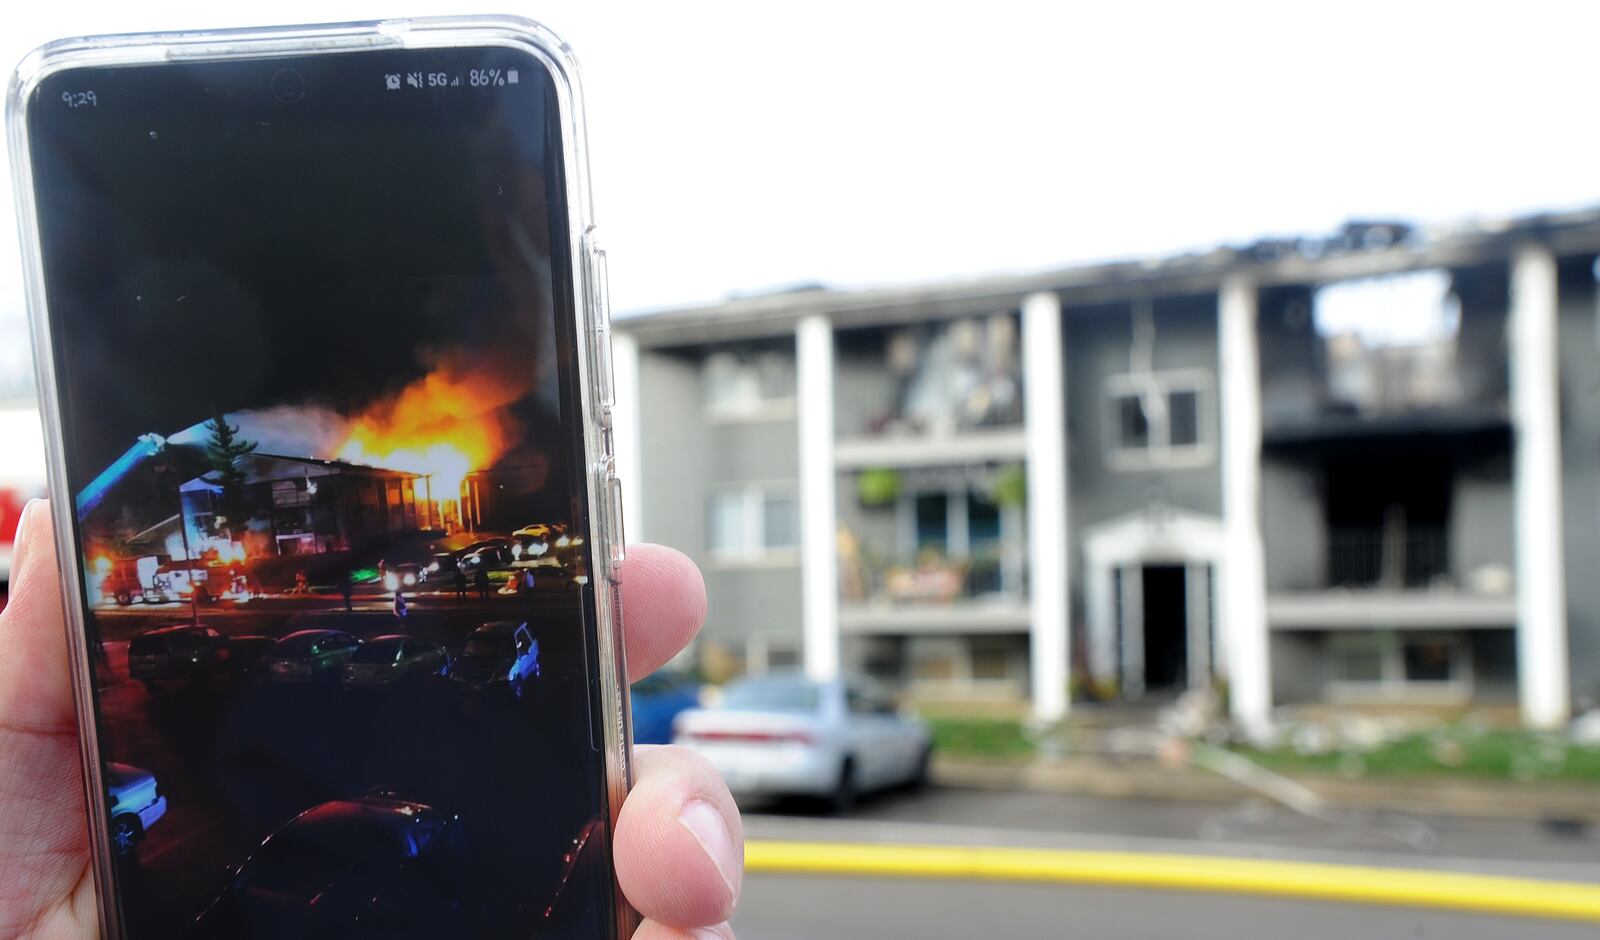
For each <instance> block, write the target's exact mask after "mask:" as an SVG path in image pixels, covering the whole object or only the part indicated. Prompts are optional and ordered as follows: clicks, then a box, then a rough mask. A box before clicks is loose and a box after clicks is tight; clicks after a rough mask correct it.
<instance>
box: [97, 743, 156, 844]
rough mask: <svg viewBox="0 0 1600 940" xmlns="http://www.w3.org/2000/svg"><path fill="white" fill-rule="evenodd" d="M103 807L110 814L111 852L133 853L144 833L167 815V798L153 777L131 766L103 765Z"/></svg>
mask: <svg viewBox="0 0 1600 940" xmlns="http://www.w3.org/2000/svg"><path fill="white" fill-rule="evenodd" d="M105 780H106V796H107V799H106V805H107V806H108V807H109V810H110V815H111V850H112V851H113V852H115V853H116V855H117V856H118V857H119V858H126V857H128V856H130V855H132V854H133V853H134V850H135V849H137V848H138V846H139V843H140V842H141V841H143V840H144V834H145V833H146V832H148V831H149V829H150V827H151V826H154V825H155V824H156V823H158V822H160V821H161V817H163V816H165V815H166V814H167V798H166V797H165V796H163V795H162V794H161V785H160V784H159V783H158V782H157V781H156V775H155V774H153V773H151V772H150V771H148V770H144V769H142V768H139V767H134V766H132V765H131V764H117V763H110V762H108V763H107V764H106V773H105Z"/></svg>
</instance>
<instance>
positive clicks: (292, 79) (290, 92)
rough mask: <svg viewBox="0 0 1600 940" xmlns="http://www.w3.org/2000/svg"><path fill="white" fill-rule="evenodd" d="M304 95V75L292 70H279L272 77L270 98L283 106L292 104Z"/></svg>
mask: <svg viewBox="0 0 1600 940" xmlns="http://www.w3.org/2000/svg"><path fill="white" fill-rule="evenodd" d="M305 93H306V79H305V76H304V75H301V74H300V73H299V72H296V71H295V70H294V69H279V70H278V71H277V72H275V73H273V76H272V97H274V98H276V99H278V100H279V101H281V102H283V103H284V104H294V103H295V102H296V101H299V100H300V98H301V96H302V95H304V94H305Z"/></svg>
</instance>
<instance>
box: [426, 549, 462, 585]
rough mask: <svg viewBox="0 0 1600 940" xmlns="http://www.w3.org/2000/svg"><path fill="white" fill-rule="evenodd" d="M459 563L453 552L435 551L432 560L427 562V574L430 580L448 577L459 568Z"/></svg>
mask: <svg viewBox="0 0 1600 940" xmlns="http://www.w3.org/2000/svg"><path fill="white" fill-rule="evenodd" d="M460 567H461V566H460V563H459V562H458V560H457V558H456V553H455V552H435V553H434V555H433V558H432V560H430V561H429V562H428V567H427V571H426V573H427V576H428V580H430V581H438V580H440V579H448V578H450V577H451V576H453V575H454V574H455V573H456V570H457V569H458V568H460Z"/></svg>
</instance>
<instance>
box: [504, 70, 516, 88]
mask: <svg viewBox="0 0 1600 940" xmlns="http://www.w3.org/2000/svg"><path fill="white" fill-rule="evenodd" d="M516 83H517V70H516V69H506V84H507V85H515V84H516Z"/></svg>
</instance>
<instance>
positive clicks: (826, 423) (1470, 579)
mask: <svg viewBox="0 0 1600 940" xmlns="http://www.w3.org/2000/svg"><path fill="white" fill-rule="evenodd" d="M1597 252H1600V212H1582V213H1574V214H1569V215H1559V216H1542V217H1538V218H1527V219H1521V220H1515V221H1511V222H1507V223H1503V224H1493V225H1466V226H1456V227H1451V228H1445V229H1437V230H1433V229H1414V228H1411V227H1408V226H1405V225H1398V224H1351V225H1349V226H1346V227H1345V228H1344V229H1343V230H1341V231H1339V232H1337V233H1335V234H1333V235H1332V236H1328V237H1319V238H1301V239H1284V240H1266V241H1262V242H1259V243H1256V244H1253V245H1249V246H1244V247H1237V248H1224V249H1217V250H1215V251H1211V252H1206V253H1201V254H1192V255H1184V256H1180V257H1173V258H1163V259H1151V260H1141V261H1134V262H1127V263H1117V264H1106V265H1094V266H1083V267H1076V268H1068V269H1063V270H1057V271H1047V272H1042V273H1037V274H1027V275H1018V276H1008V277H995V278H986V279H981V280H974V281H967V282H960V283H952V284H937V285H928V286H914V287H905V288H894V289H875V290H864V291H848V292H846V291H831V290H822V289H816V290H801V291H793V292H787V293H778V294H771V295H763V296H757V297H748V298H741V299H737V300H732V301H729V302H727V303H724V304H719V305H715V306H710V307H699V308H692V309H679V310H669V311H663V312H660V313H656V314H652V315H647V316H639V317H633V318H624V319H621V320H619V321H618V322H617V323H616V325H615V334H616V335H615V342H614V346H615V359H616V370H617V376H616V380H617V385H618V394H619V400H620V406H619V410H618V426H617V430H616V433H617V448H618V459H619V464H620V468H619V469H620V472H621V474H622V476H623V479H624V490H625V492H624V499H625V502H626V504H627V513H628V520H629V527H630V534H631V535H633V536H635V537H638V536H641V535H642V536H644V537H646V538H650V539H654V540H659V541H664V542H668V543H671V544H674V545H677V546H679V547H680V548H683V549H684V550H686V551H687V552H689V553H690V554H691V555H692V556H694V557H695V559H696V560H697V561H698V562H699V563H700V564H701V566H702V569H703V570H704V571H705V572H706V580H707V586H708V589H709V592H710V597H711V609H710V614H709V619H708V623H707V627H706V630H705V632H704V633H703V635H702V640H701V641H700V647H699V654H700V655H701V657H702V659H704V660H710V661H715V662H716V663H718V664H719V665H720V666H722V667H724V668H734V669H738V668H745V669H751V670H760V669H765V668H774V667H779V666H784V665H791V664H793V665H803V666H804V667H805V668H806V669H807V670H809V671H810V672H812V673H813V674H817V675H827V674H831V673H832V672H834V671H836V670H839V669H841V668H844V669H851V670H864V671H869V672H872V673H874V674H876V675H879V676H881V677H883V678H886V679H889V680H891V681H893V682H895V683H897V684H899V685H900V686H901V687H903V688H905V689H907V690H908V691H909V692H911V693H913V694H915V695H917V696H919V697H924V698H930V699H942V700H958V701H963V702H969V703H970V702H991V703H1001V704H1003V703H1008V702H1010V703H1020V702H1026V703H1029V704H1030V705H1031V708H1032V711H1033V712H1034V714H1035V715H1037V716H1038V717H1040V718H1044V719H1051V718H1055V717H1059V716H1060V715H1062V714H1063V713H1064V712H1065V711H1066V710H1067V709H1068V708H1069V707H1070V703H1071V701H1073V700H1074V699H1075V698H1084V697H1097V698H1108V697H1111V698H1124V699H1149V698H1156V697H1159V696H1161V695H1164V694H1171V693H1175V692H1177V691H1181V690H1183V689H1186V688H1191V687H1195V686H1200V685H1217V686H1222V687H1225V688H1226V690H1227V693H1228V701H1229V703H1230V707H1231V708H1232V710H1233V712H1234V714H1235V716H1236V717H1238V718H1239V719H1240V720H1241V721H1244V722H1246V723H1261V722H1265V721H1267V720H1268V718H1269V716H1270V713H1271V710H1272V709H1273V708H1274V707H1275V706H1280V705H1302V704H1315V703H1320V702H1333V703H1339V704H1371V705H1376V706H1390V705H1407V706H1410V705H1422V706H1441V707H1456V706H1460V705H1467V704H1473V705H1478V704H1484V705H1491V704H1495V703H1502V704H1504V705H1506V706H1507V707H1512V708H1518V709H1520V713H1521V715H1522V716H1523V719H1524V720H1525V721H1526V722H1527V723H1529V724H1531V725H1535V726H1550V725H1553V724H1556V723H1559V722H1560V721H1562V720H1564V719H1565V718H1566V716H1567V715H1568V714H1569V713H1570V711H1571V709H1572V706H1573V703H1574V701H1576V700H1578V699H1583V698H1593V697H1594V696H1596V695H1597V694H1600V579H1596V578H1595V577H1593V575H1592V574H1591V572H1593V571H1594V570H1596V566H1597V564H1600V304H1597V297H1596V266H1595V265H1596V253H1597Z"/></svg>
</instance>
